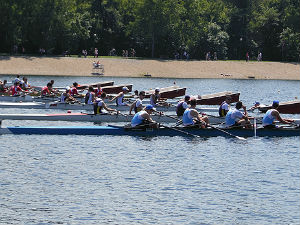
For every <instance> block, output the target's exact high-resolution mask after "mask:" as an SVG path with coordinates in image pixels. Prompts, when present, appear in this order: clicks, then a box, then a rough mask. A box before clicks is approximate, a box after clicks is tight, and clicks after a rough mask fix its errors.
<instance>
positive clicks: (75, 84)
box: [70, 82, 79, 97]
mask: <svg viewBox="0 0 300 225" xmlns="http://www.w3.org/2000/svg"><path fill="white" fill-rule="evenodd" d="M77 87H78V83H77V82H74V83H73V87H72V88H71V90H70V95H71V96H73V97H75V96H78V95H79V94H78V91H77Z"/></svg>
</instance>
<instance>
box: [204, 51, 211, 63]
mask: <svg viewBox="0 0 300 225" xmlns="http://www.w3.org/2000/svg"><path fill="white" fill-rule="evenodd" d="M205 59H206V61H209V60H210V52H207V53H206V56H205Z"/></svg>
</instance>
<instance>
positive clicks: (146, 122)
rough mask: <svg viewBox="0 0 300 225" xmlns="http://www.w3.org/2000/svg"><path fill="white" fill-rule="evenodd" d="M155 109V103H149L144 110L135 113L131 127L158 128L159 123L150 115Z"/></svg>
mask: <svg viewBox="0 0 300 225" xmlns="http://www.w3.org/2000/svg"><path fill="white" fill-rule="evenodd" d="M155 111H156V109H155V108H154V107H153V105H150V104H149V105H147V106H146V107H145V108H144V109H143V110H141V111H140V112H138V113H136V114H135V115H134V117H133V118H132V120H131V127H149V128H158V124H157V123H156V122H155V121H154V120H152V119H151V117H150V115H151V113H152V112H155Z"/></svg>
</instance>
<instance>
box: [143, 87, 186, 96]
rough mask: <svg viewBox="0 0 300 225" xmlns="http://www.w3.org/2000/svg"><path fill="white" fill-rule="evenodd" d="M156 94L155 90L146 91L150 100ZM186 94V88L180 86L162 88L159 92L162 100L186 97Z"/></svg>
mask: <svg viewBox="0 0 300 225" xmlns="http://www.w3.org/2000/svg"><path fill="white" fill-rule="evenodd" d="M154 92H155V90H149V91H145V93H146V98H150V95H152V94H153V93H154ZM185 92H186V88H180V87H178V86H171V87H165V88H160V90H159V93H160V96H161V98H176V97H181V96H184V95H185Z"/></svg>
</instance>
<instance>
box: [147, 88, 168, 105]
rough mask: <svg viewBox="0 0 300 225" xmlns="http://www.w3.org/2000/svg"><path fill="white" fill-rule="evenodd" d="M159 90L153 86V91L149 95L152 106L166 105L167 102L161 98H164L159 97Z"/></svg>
mask: <svg viewBox="0 0 300 225" xmlns="http://www.w3.org/2000/svg"><path fill="white" fill-rule="evenodd" d="M159 91H160V89H159V88H155V91H154V93H153V94H151V95H150V104H151V105H153V106H158V105H161V106H167V105H168V103H166V102H165V101H163V100H166V99H162V98H161V95H160V93H159Z"/></svg>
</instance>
